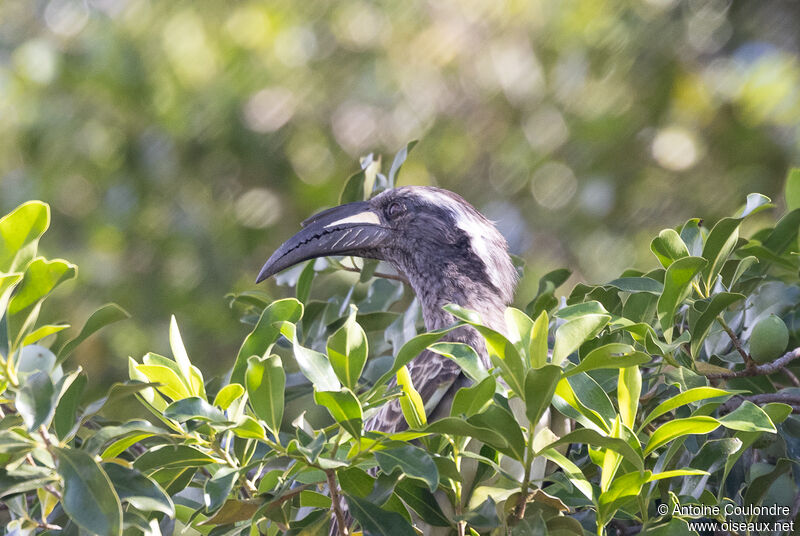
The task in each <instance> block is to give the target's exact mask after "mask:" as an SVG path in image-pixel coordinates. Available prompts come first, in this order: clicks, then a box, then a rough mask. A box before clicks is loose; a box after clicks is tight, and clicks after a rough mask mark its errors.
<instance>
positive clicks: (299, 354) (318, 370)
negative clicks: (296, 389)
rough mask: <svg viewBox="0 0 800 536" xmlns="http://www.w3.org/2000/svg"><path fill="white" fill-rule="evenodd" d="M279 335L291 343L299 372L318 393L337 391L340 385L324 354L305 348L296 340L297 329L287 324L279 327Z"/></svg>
mask: <svg viewBox="0 0 800 536" xmlns="http://www.w3.org/2000/svg"><path fill="white" fill-rule="evenodd" d="M281 333H282V334H283V335H284V336H285V337H286V338H287V339H289V341H290V342H291V343H292V351H293V353H294V359H295V362H296V363H297V366H298V367H299V368H300V372H302V373H303V375H304V376H305V377H306V378H308V379H309V381H311V383H312V384H313V385H314V389H317V390H319V391H337V390H338V389H339V388H340V387H341V384H340V383H339V380H338V379H337V378H336V373H335V372H334V371H333V367H332V366H331V362H330V361H328V357H327V356H326V355H325V354H322V353H320V352H317V351H316V350H312V349H311V348H306V347H305V346H303V345H302V344H300V342H299V341H298V340H297V327H296V326H295V325H294V324H290V323H288V322H286V323H284V324H283V325H282V326H281Z"/></svg>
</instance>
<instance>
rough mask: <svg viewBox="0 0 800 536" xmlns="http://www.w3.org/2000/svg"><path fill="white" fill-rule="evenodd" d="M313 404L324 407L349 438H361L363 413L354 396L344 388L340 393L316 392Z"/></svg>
mask: <svg viewBox="0 0 800 536" xmlns="http://www.w3.org/2000/svg"><path fill="white" fill-rule="evenodd" d="M314 402H316V403H317V404H318V405H320V406H324V407H325V408H326V409H327V410H328V413H330V414H331V417H333V418H334V419H335V420H336V422H338V423H339V424H341V425H342V427H343V428H344V429H345V430H347V431H348V432H349V433H350V435H351V436H353V437H354V438H358V437H360V436H361V429H362V426H363V421H364V413H363V410H362V409H361V403H360V402H359V401H358V398H357V397H356V395H354V394H353V392H352V391H351V390H349V389H347V388H346V387H345V388H343V389H342V390H341V391H317V392H315V393H314Z"/></svg>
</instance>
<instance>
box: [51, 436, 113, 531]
mask: <svg viewBox="0 0 800 536" xmlns="http://www.w3.org/2000/svg"><path fill="white" fill-rule="evenodd" d="M53 450H54V452H55V454H56V467H57V469H58V473H59V474H60V475H61V478H62V479H63V480H64V494H63V499H62V501H61V506H62V507H63V508H64V511H65V512H66V513H67V515H68V516H69V517H70V519H72V520H73V521H74V522H75V523H76V524H77V525H78V526H80V527H82V528H83V529H84V530H87V531H89V532H91V533H94V534H103V535H109V536H116V535H120V534H122V506H121V505H120V501H119V497H118V496H117V492H116V491H115V490H114V487H113V486H112V484H111V481H110V480H109V478H108V475H106V473H105V472H104V471H103V470H102V469H101V468H100V466H99V465H98V464H97V462H95V461H94V458H92V457H91V456H90V455H89V454H87V453H86V452H83V451H81V450H78V449H73V448H60V447H54V448H53Z"/></svg>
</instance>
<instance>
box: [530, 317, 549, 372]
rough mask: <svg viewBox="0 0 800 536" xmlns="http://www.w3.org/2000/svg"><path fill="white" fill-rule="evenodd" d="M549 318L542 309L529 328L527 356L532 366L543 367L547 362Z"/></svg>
mask: <svg viewBox="0 0 800 536" xmlns="http://www.w3.org/2000/svg"><path fill="white" fill-rule="evenodd" d="M549 326H550V319H549V318H547V311H542V312H541V314H540V315H539V316H538V317H537V318H536V321H535V322H534V323H533V329H532V330H531V344H530V347H529V348H528V358H529V360H530V365H531V366H532V367H533V368H540V367H543V366H544V365H545V364H546V363H547V355H548V352H547V331H548V328H549Z"/></svg>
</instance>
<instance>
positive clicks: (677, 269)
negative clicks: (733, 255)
mask: <svg viewBox="0 0 800 536" xmlns="http://www.w3.org/2000/svg"><path fill="white" fill-rule="evenodd" d="M705 265H706V261H705V259H701V258H700V257H683V258H681V259H679V260H677V261H675V262H673V263H672V264H670V266H669V268H667V272H666V274H664V292H663V293H662V294H661V297H660V298H659V299H658V304H657V306H656V309H657V311H658V321H659V324H660V325H661V329H662V331H663V332H664V338H665V339H666V340H667V342H672V325H673V319H674V318H675V311H676V310H677V309H678V305H680V304H681V303H682V302H683V300H684V299H685V298H686V297H687V296H688V294H689V287H690V285H691V284H692V279H694V276H695V275H697V274H698V273H699V272H700V270H701V269H702V268H703V267H704V266H705Z"/></svg>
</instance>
